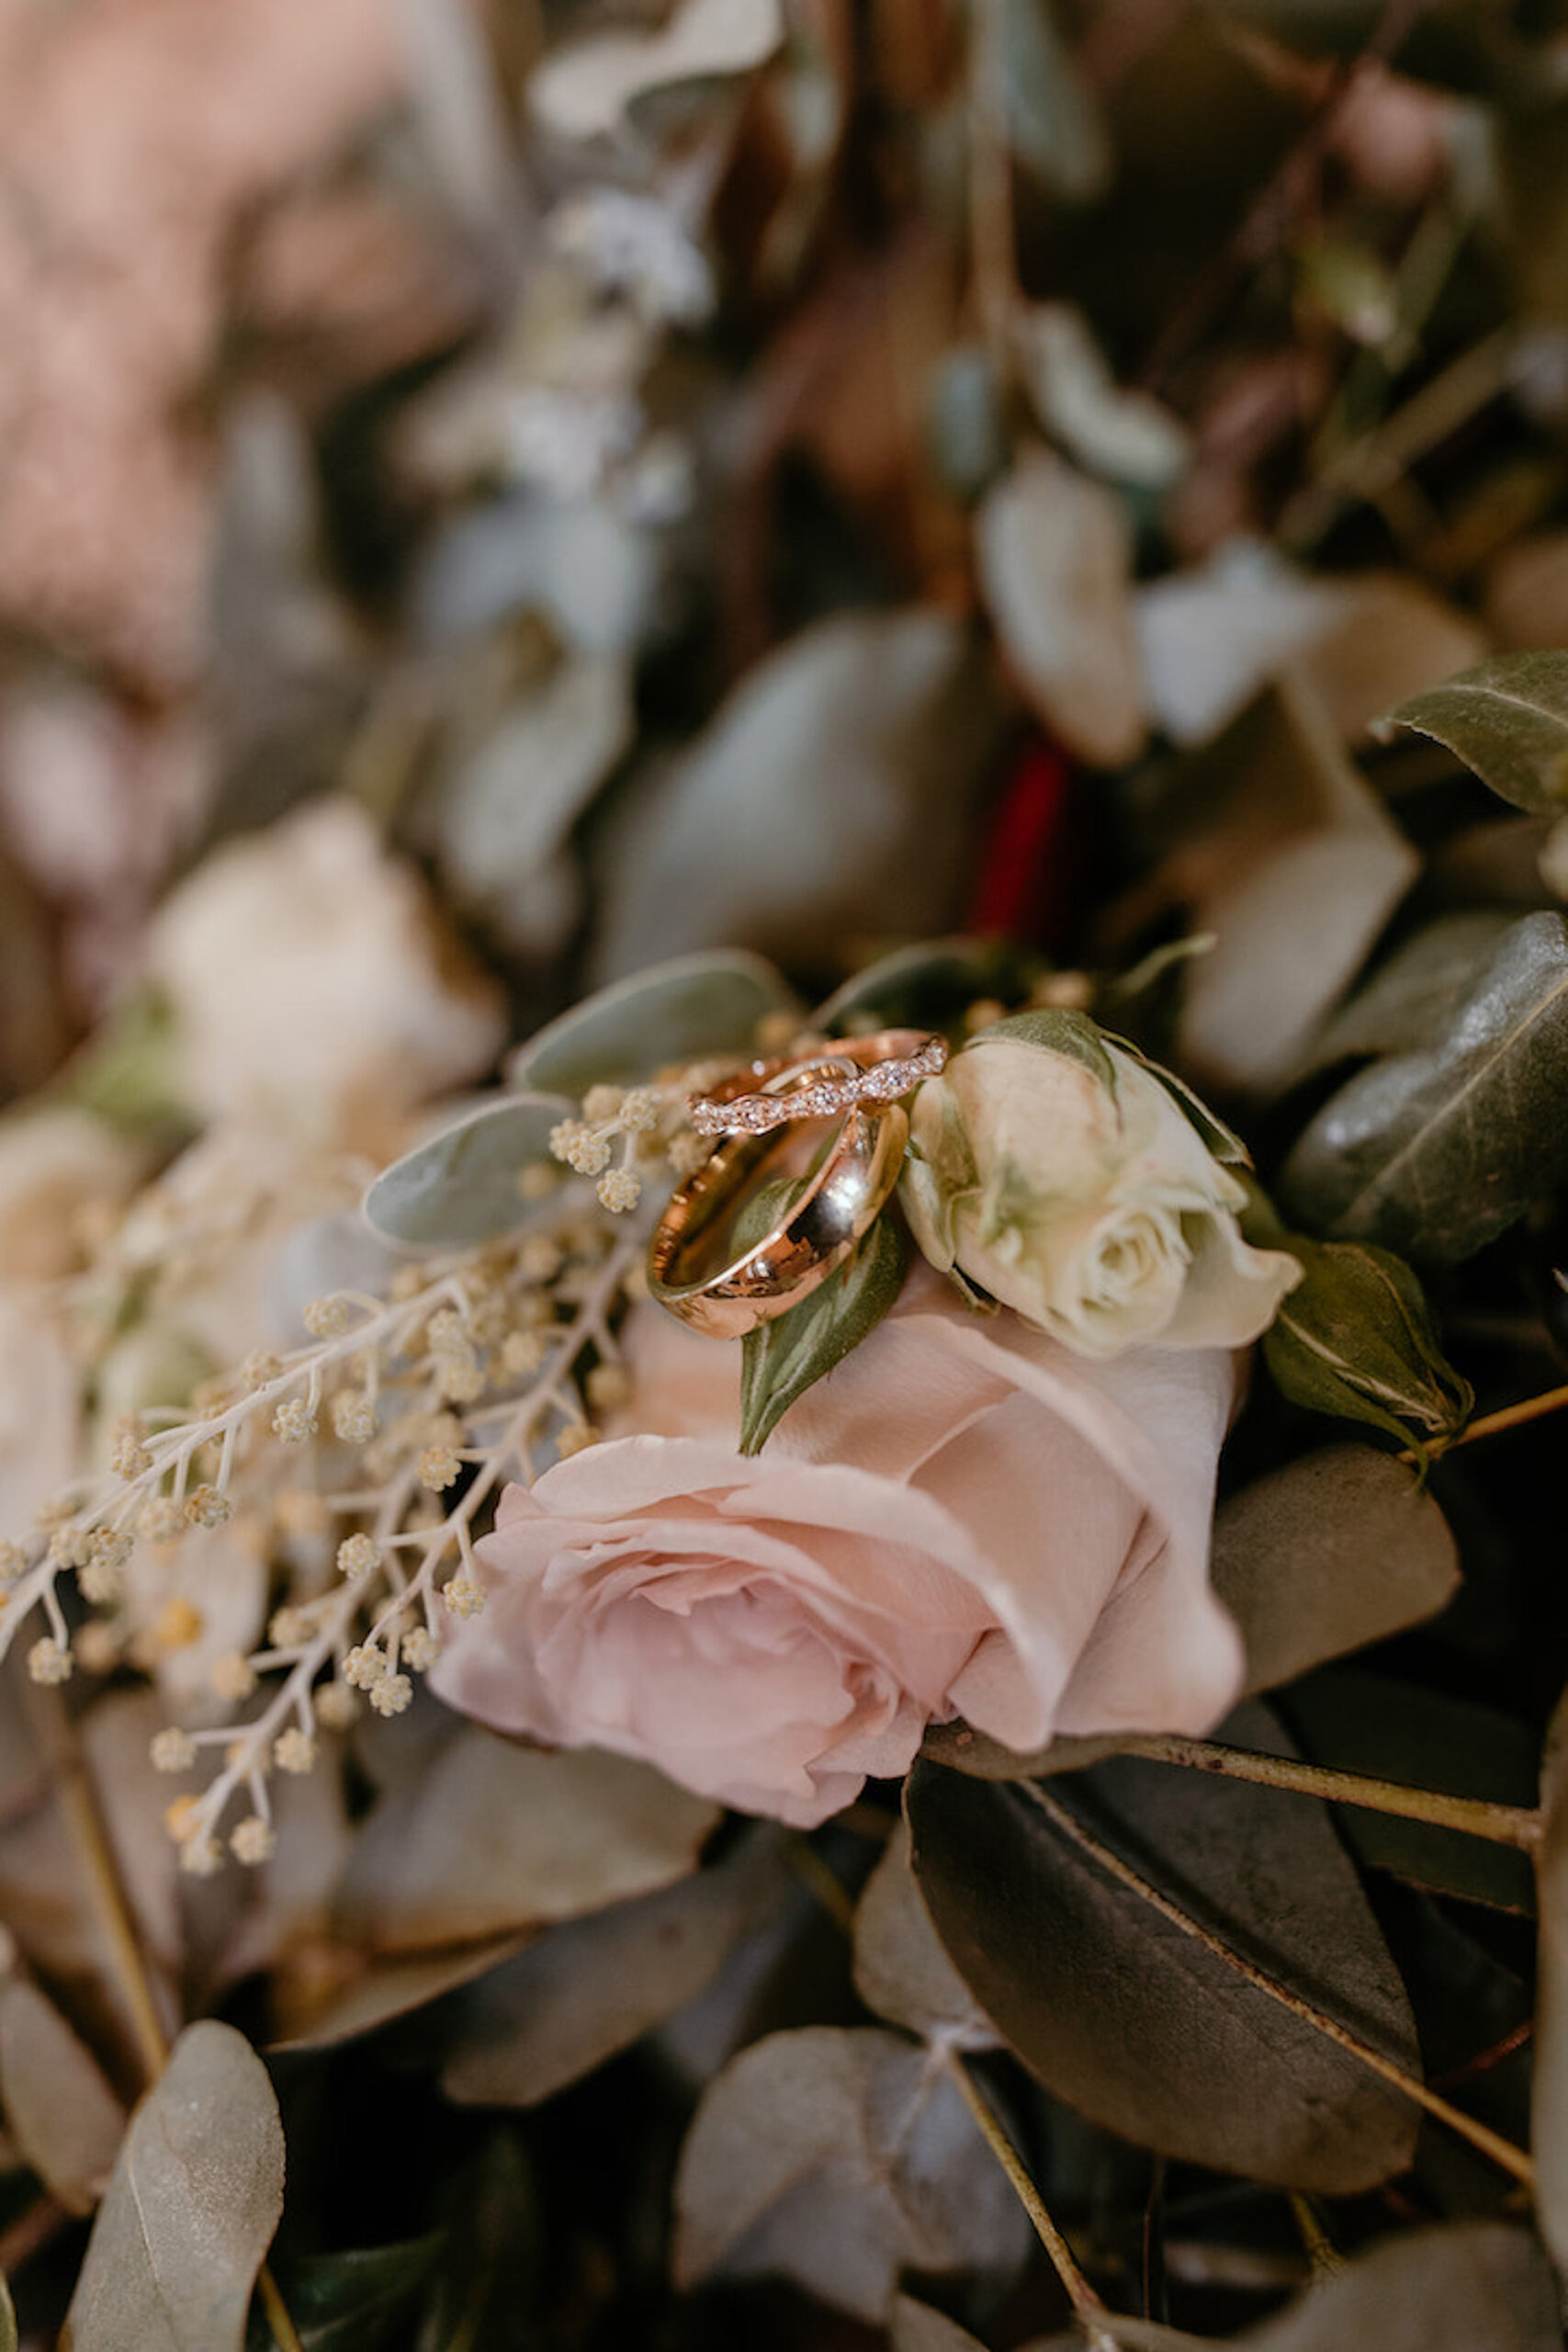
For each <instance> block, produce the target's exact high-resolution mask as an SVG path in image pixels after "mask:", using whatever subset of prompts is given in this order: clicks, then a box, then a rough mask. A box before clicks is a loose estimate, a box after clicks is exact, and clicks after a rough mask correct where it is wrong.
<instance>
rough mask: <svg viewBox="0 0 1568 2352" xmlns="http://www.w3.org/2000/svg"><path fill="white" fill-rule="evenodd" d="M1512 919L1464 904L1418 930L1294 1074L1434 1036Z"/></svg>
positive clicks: (1401, 1050)
mask: <svg viewBox="0 0 1568 2352" xmlns="http://www.w3.org/2000/svg"><path fill="white" fill-rule="evenodd" d="M1514 921H1515V918H1514V917H1513V916H1511V915H1508V914H1505V913H1504V912H1503V911H1502V910H1500V909H1498V908H1496V907H1483V908H1475V907H1466V908H1464V909H1462V910H1461V911H1460V912H1459V913H1457V914H1451V915H1441V916H1439V917H1438V921H1437V922H1430V923H1428V924H1427V926H1426V928H1425V929H1424V930H1422V931H1418V932H1416V933H1415V935H1414V937H1412V938H1410V939H1407V940H1406V941H1405V942H1404V945H1403V946H1402V947H1399V948H1397V949H1396V950H1395V952H1394V953H1393V955H1392V956H1390V957H1389V959H1388V961H1387V962H1386V963H1385V964H1381V965H1380V966H1379V967H1378V968H1377V970H1376V971H1375V972H1374V973H1373V974H1372V977H1371V979H1370V980H1368V981H1367V983H1366V985H1365V986H1364V987H1363V988H1359V989H1357V990H1356V993H1355V994H1354V996H1352V997H1350V998H1349V999H1348V1001H1346V1002H1345V1003H1344V1004H1342V1005H1341V1006H1340V1008H1339V1010H1338V1011H1337V1012H1335V1013H1333V1014H1332V1015H1331V1016H1330V1017H1329V1019H1328V1021H1327V1022H1326V1023H1325V1025H1324V1026H1323V1028H1321V1029H1320V1030H1319V1031H1318V1033H1317V1035H1316V1036H1315V1037H1314V1040H1313V1042H1312V1046H1311V1047H1310V1049H1309V1050H1308V1052H1307V1054H1306V1055H1305V1057H1303V1061H1302V1063H1301V1065H1300V1067H1299V1069H1298V1070H1297V1071H1296V1073H1295V1074H1296V1076H1297V1078H1310V1077H1311V1076H1312V1075H1313V1074H1314V1071H1317V1070H1326V1069H1332V1068H1333V1067H1334V1064H1335V1063H1336V1062H1340V1061H1352V1060H1360V1059H1363V1058H1367V1057H1372V1056H1376V1055H1378V1054H1406V1053H1409V1052H1411V1051H1412V1050H1413V1049H1414V1048H1415V1047H1416V1046H1424V1045H1426V1044H1427V1042H1428V1041H1429V1040H1430V1039H1431V1038H1433V1037H1436V1036H1438V1035H1440V1034H1441V1033H1442V1031H1443V1030H1445V1029H1446V1028H1447V1027H1448V1025H1449V1023H1450V1020H1451V1019H1452V1018H1453V1015H1454V1014H1455V1013H1456V1012H1458V1011H1459V1008H1460V1006H1461V1004H1462V1003H1463V1002H1464V1000H1465V997H1466V996H1467V994H1468V993H1469V991H1470V989H1471V988H1472V985H1473V983H1474V981H1475V978H1476V976H1477V974H1478V973H1479V972H1480V971H1481V970H1482V969H1483V967H1484V965H1485V963H1486V959H1487V957H1488V956H1490V955H1491V953H1492V951H1493V949H1494V948H1495V946H1496V944H1497V942H1498V940H1499V939H1500V938H1501V937H1502V935H1503V933H1505V932H1506V931H1507V930H1508V929H1509V928H1510V926H1511V924H1512V923H1513V922H1514Z"/></svg>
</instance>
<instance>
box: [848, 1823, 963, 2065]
mask: <svg viewBox="0 0 1568 2352" xmlns="http://www.w3.org/2000/svg"><path fill="white" fill-rule="evenodd" d="M854 1980H855V1991H856V1992H857V1993H858V1994H859V1995H860V1996H861V1999H862V2000H863V2002H864V2003H865V2005H866V2007H867V2008H868V2009H871V2010H873V2011H874V2013H875V2014H876V2016H877V2017H879V2018H886V2020H887V2022H888V2024H889V2025H901V2026H906V2027H907V2028H908V2030H909V2031H910V2032H911V2033H918V2034H919V2035H921V2036H922V2037H923V2038H924V2039H925V2040H926V2041H934V2042H940V2043H941V2044H942V2045H943V2046H944V2047H947V2048H952V2049H956V2050H994V2049H995V2048H996V2046H997V2034H996V2029H995V2028H994V2026H993V2025H992V2023H991V2020H990V2018H988V2017H987V2016H986V2014H985V2013H984V2011H983V2010H982V2009H980V2008H979V2007H977V2006H976V2001H975V1996H974V1995H973V1994H972V1993H971V1992H970V1990H969V1987H968V1986H967V1985H965V1983H964V1979H963V1977H962V1976H960V1974H959V1973H958V1971H957V1970H956V1969H955V1968H954V1966H953V1962H952V1961H950V1960H949V1958H948V1956H947V1954H946V1952H945V1951H943V1949H942V1941H941V1939H940V1938H939V1937H938V1935H937V1932H936V1929H935V1928H933V1927H932V1926H931V1914H930V1912H929V1911H928V1910H927V1909H926V1906H925V1905H924V1903H922V1901H921V1900H920V1892H919V1887H918V1886H917V1885H916V1884H915V1879H914V1873H913V1871H911V1870H910V1868H909V1832H908V1827H907V1826H906V1825H905V1824H904V1823H903V1822H900V1823H899V1824H898V1826H897V1829H896V1830H895V1831H894V1833H893V1835H892V1837H891V1838H889V1839H888V1841H887V1849H886V1852H885V1853H884V1855H883V1857H882V1860H880V1861H879V1862H878V1863H877V1865H876V1868H875V1869H874V1871H873V1872H872V1874H871V1876H870V1878H869V1879H868V1880H867V1881H866V1885H865V1892H864V1894H863V1895H862V1896H861V1899H860V1902H859V1903H858V1905H856V1907H855V1944H854Z"/></svg>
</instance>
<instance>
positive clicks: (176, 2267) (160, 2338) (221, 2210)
mask: <svg viewBox="0 0 1568 2352" xmlns="http://www.w3.org/2000/svg"><path fill="white" fill-rule="evenodd" d="M282 2211H283V2127H282V2125H281V2124H280V2123H279V2121H278V2117H277V2101H276V2098H274V2097H273V2090H272V2085H271V2083H270V2082H269V2081H268V2079H267V2073H266V2068H265V2066H264V2065H263V2064H262V2062H261V2060H260V2059H259V2058H258V2057H257V2056H256V2054H255V2052H254V2050H253V2049H252V2048H251V2045H250V2043H249V2042H248V2041H246V2040H245V2038H244V2036H243V2034H239V2033H236V2032H235V2030H234V2029H233V2027H232V2026H227V2025H219V2024H217V2023H216V2022H215V2021H213V2020H212V2019H209V2018H204V2019H203V2020H202V2021H201V2022H200V2023H199V2024H197V2025H193V2026H187V2027H186V2030H185V2032H184V2033H182V2034H181V2036H180V2038H179V2040H178V2041H177V2042H176V2043H175V2049H174V2054H173V2056H172V2057H171V2058H170V2060H169V2063H168V2065H167V2067H166V2068H165V2069H164V2073H163V2074H162V2075H160V2076H159V2078H158V2080H157V2082H156V2083H155V2084H154V2085H153V2086H152V2089H151V2090H150V2091H149V2092H148V2094H147V2096H146V2098H144V2099H143V2100H142V2102H141V2106H140V2107H139V2108H138V2109H137V2110H136V2113H135V2114H134V2115H133V2116H132V2118H131V2120H130V2131H128V2132H127V2133H126V2137H125V2144H124V2146H123V2147H122V2148H121V2150H120V2154H119V2160H118V2163H117V2164H116V2165H115V2168H114V2177H113V2178H112V2179H111V2180H110V2182H109V2186H108V2191H107V2195H106V2196H105V2198H104V2201H103V2203H102V2205H101V2206H100V2207H99V2208H98V2217H97V2220H96V2222H95V2223H94V2224H93V2234H92V2236H91V2237H90V2238H89V2240H88V2242H87V2253H86V2258H85V2261H84V2263H83V2265H82V2275H81V2277H80V2278H79V2279H78V2280H77V2282H76V2291H75V2293H74V2295H73V2297H72V2299H71V2309H70V2311H69V2312H67V2314H66V2319H65V2325H64V2328H63V2330H62V2334H61V2338H60V2345H61V2352H127V2347H128V2346H131V2345H134V2346H135V2347H136V2352H241V2346H242V2345H243V2342H244V2335H245V2317H246V2313H247V2312H248V2310H249V2307H250V2301H251V2290H252V2288H253V2287H254V2284H255V2279H256V2273H257V2271H258V2270H259V2269H260V2268H261V2266H262V2262H263V2259H264V2257H265V2254H266V2250H267V2247H268V2246H269V2245H271V2243H272V2235H273V2232H274V2231H275V2230H276V2227H277V2223H278V2217H279V2216H280V2214H281V2213H282Z"/></svg>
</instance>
